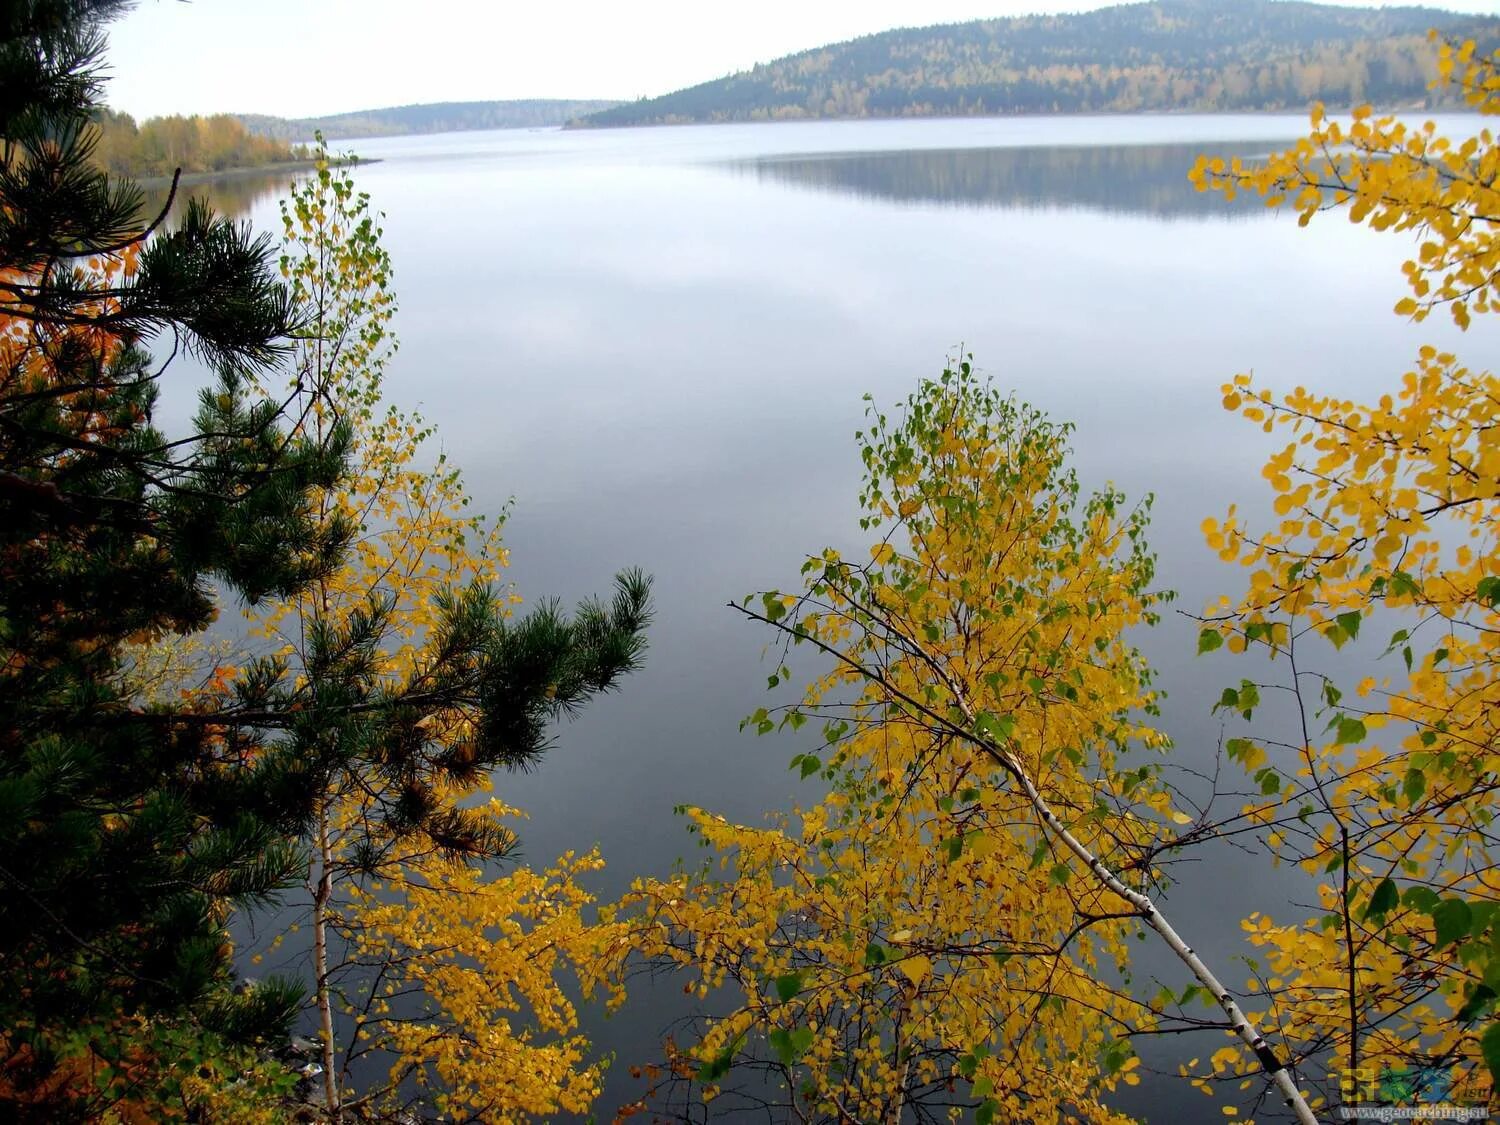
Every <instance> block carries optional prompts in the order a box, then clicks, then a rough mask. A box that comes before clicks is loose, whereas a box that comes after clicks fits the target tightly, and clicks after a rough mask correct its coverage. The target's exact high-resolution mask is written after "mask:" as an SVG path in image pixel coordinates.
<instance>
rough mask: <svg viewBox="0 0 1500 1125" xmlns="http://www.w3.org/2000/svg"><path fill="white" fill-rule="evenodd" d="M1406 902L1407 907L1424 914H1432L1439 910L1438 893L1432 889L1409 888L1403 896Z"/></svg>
mask: <svg viewBox="0 0 1500 1125" xmlns="http://www.w3.org/2000/svg"><path fill="white" fill-rule="evenodd" d="M1401 897H1402V898H1403V899H1405V900H1406V905H1407V906H1409V907H1411V908H1412V909H1413V910H1416V911H1419V912H1420V913H1422V914H1431V913H1432V912H1433V910H1435V909H1436V908H1437V904H1438V896H1437V892H1436V891H1434V890H1433V889H1432V888H1431V887H1421V886H1418V887H1407V888H1406V893H1405V894H1404V895H1402V896H1401Z"/></svg>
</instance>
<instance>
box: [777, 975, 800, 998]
mask: <svg viewBox="0 0 1500 1125" xmlns="http://www.w3.org/2000/svg"><path fill="white" fill-rule="evenodd" d="M801 991H802V974H801V973H787V974H785V975H784V976H779V977H777V978H776V995H777V996H778V997H779V998H780V999H781V1002H782V1003H783V1004H785V1003H786V1002H787V1001H788V1000H790V999H791V998H792V997H793V996H796V995H797V993H799V992H801Z"/></svg>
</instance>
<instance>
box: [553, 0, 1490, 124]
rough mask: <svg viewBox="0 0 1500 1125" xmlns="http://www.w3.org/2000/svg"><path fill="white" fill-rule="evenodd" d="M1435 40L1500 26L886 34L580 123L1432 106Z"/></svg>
mask: <svg viewBox="0 0 1500 1125" xmlns="http://www.w3.org/2000/svg"><path fill="white" fill-rule="evenodd" d="M1429 28H1437V29H1438V30H1439V31H1440V32H1442V33H1443V34H1446V35H1449V36H1453V37H1459V38H1474V39H1477V40H1479V41H1480V43H1481V46H1485V45H1494V44H1496V43H1500V18H1495V17H1476V16H1462V15H1457V14H1455V13H1453V12H1445V11H1442V10H1440V9H1437V8H1418V7H1409V8H1344V7H1335V6H1333V5H1329V4H1308V3H1299V2H1292V0H1154V2H1151V3H1139V4H1125V5H1121V6H1119V7H1114V8H1104V9H1101V10H1098V11H1094V12H1087V13H1082V14H1078V15H1059V16H1018V17H1013V18H1007V19H993V20H976V21H973V22H970V23H957V24H945V25H941V26H937V27H925V28H903V29H899V30H895V31H886V32H881V33H880V34H878V35H867V36H864V37H863V38H860V39H854V40H851V41H849V42H847V43H837V44H834V45H832V46H827V47H819V48H817V49H815V50H811V51H803V52H801V53H799V54H795V55H788V56H787V57H785V58H782V59H777V60H776V61H775V62H770V63H764V64H762V65H759V66H756V67H755V68H754V69H753V70H749V71H745V72H743V73H740V74H735V75H731V76H730V77H728V78H721V79H718V80H717V81H714V82H705V83H703V84H702V85H699V86H693V87H690V88H689V89H686V90H679V91H677V92H676V93H671V94H666V95H663V96H661V97H655V98H646V99H642V100H640V101H636V102H630V103H626V104H622V105H618V106H616V107H614V108H613V109H606V110H603V111H601V112H598V113H593V114H589V115H581V116H580V120H578V121H577V122H575V124H579V125H589V126H604V125H652V124H673V123H678V122H710V121H768V120H779V119H785V118H808V117H904V116H935V115H942V116H965V115H977V114H1007V113H1091V112H1141V111H1157V110H1221V111H1222V110H1278V109H1297V110H1301V109H1303V108H1305V107H1306V106H1307V105H1308V104H1309V103H1310V102H1312V101H1315V100H1321V101H1324V102H1326V103H1328V104H1329V105H1330V106H1349V105H1355V104H1360V103H1364V102H1375V103H1377V104H1380V105H1384V106H1408V105H1428V104H1430V97H1431V95H1430V93H1429V91H1428V89H1427V84H1428V82H1429V81H1430V80H1431V79H1432V77H1433V75H1434V73H1435V68H1434V59H1435V54H1436V49H1435V48H1434V46H1433V45H1432V44H1431V43H1430V42H1429V41H1428V39H1427V31H1428V29H1429Z"/></svg>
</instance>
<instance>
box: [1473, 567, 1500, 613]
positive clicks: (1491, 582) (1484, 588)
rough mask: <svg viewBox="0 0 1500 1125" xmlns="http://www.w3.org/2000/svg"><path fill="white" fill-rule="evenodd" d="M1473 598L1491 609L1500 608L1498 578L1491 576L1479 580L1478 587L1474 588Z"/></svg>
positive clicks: (1499, 581) (1499, 584) (1499, 582)
mask: <svg viewBox="0 0 1500 1125" xmlns="http://www.w3.org/2000/svg"><path fill="white" fill-rule="evenodd" d="M1474 597H1475V598H1477V599H1478V600H1479V601H1481V602H1483V603H1484V604H1485V605H1487V606H1489V607H1490V608H1491V609H1497V608H1500V577H1496V576H1495V575H1493V574H1492V575H1490V576H1489V577H1487V578H1481V579H1480V580H1479V585H1477V586H1475V587H1474Z"/></svg>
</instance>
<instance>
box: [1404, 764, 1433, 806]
mask: <svg viewBox="0 0 1500 1125" xmlns="http://www.w3.org/2000/svg"><path fill="white" fill-rule="evenodd" d="M1401 791H1402V792H1403V793H1405V794H1406V799H1407V800H1408V801H1410V802H1411V803H1412V804H1416V803H1417V802H1418V801H1420V800H1421V799H1422V794H1423V793H1425V792H1427V775H1426V774H1424V773H1423V772H1422V771H1421V770H1418V769H1410V770H1407V771H1406V780H1405V781H1404V782H1403V783H1402V785H1401Z"/></svg>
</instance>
